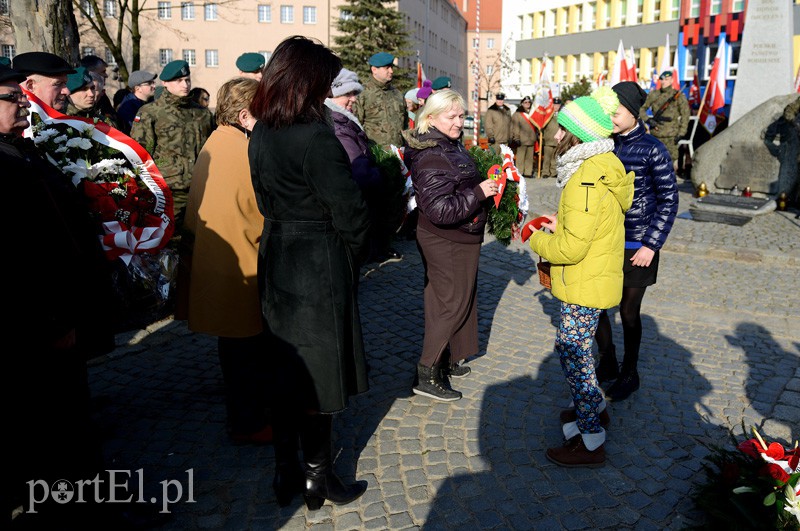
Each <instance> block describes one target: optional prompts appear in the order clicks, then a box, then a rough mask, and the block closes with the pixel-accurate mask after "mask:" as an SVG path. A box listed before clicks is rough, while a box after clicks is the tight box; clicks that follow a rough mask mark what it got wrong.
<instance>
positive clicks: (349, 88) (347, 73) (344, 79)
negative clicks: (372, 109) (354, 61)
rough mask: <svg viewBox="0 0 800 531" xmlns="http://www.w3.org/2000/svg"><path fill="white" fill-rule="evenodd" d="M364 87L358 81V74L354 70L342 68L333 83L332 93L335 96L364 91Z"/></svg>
mask: <svg viewBox="0 0 800 531" xmlns="http://www.w3.org/2000/svg"><path fill="white" fill-rule="evenodd" d="M363 90H364V87H363V86H362V85H361V83H359V82H358V74H356V73H355V72H353V71H352V70H348V69H346V68H342V69H341V70H340V71H339V75H337V76H336V79H334V80H333V83H331V93H332V94H333V97H334V98H336V97H338V96H344V95H345V94H348V93H350V92H353V91H356V92H362V91H363Z"/></svg>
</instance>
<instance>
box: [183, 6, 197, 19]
mask: <svg viewBox="0 0 800 531" xmlns="http://www.w3.org/2000/svg"><path fill="white" fill-rule="evenodd" d="M181 20H194V2H183V3H181Z"/></svg>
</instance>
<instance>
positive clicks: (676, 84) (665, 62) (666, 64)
mask: <svg viewBox="0 0 800 531" xmlns="http://www.w3.org/2000/svg"><path fill="white" fill-rule="evenodd" d="M672 61H673V63H672V64H670V57H669V33H667V42H666V44H665V45H664V55H663V56H662V57H661V67H660V68H659V70H658V75H659V76H660V75H661V74H663V73H664V72H666V71H670V72H672V88H674V89H675V90H680V89H681V80H680V79H679V78H678V47H677V46H676V47H675V56H674V57H673V59H672ZM656 84H657V87H658V88H661V80H660V79H659V80H658V81H657V82H656Z"/></svg>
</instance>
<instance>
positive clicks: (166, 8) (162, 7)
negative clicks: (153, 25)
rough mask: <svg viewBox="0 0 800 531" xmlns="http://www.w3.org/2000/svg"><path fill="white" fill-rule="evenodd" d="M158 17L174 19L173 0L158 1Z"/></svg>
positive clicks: (160, 18)
mask: <svg viewBox="0 0 800 531" xmlns="http://www.w3.org/2000/svg"><path fill="white" fill-rule="evenodd" d="M158 19H159V20H171V19H172V2H159V3H158Z"/></svg>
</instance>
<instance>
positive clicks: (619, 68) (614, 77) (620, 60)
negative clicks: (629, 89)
mask: <svg viewBox="0 0 800 531" xmlns="http://www.w3.org/2000/svg"><path fill="white" fill-rule="evenodd" d="M627 77H628V66H627V63H626V61H625V47H624V46H623V45H622V39H620V40H619V46H617V55H616V57H615V58H614V67H613V68H612V69H611V78H610V79H609V81H610V82H611V86H612V87H613V86H614V85H616V84H617V83H619V82H620V81H627Z"/></svg>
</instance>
